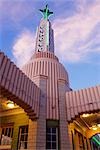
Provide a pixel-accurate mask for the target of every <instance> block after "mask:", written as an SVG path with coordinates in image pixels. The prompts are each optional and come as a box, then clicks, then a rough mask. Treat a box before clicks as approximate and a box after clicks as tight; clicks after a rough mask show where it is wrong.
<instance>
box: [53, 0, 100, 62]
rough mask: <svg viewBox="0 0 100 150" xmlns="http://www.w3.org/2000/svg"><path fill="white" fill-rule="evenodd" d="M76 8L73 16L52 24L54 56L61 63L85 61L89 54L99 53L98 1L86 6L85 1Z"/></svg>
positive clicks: (99, 3) (99, 10) (99, 4)
mask: <svg viewBox="0 0 100 150" xmlns="http://www.w3.org/2000/svg"><path fill="white" fill-rule="evenodd" d="M79 1H80V0H79ZM77 7H78V9H79V8H80V12H78V13H76V14H74V16H72V17H69V18H66V17H65V18H63V19H62V18H59V19H57V20H55V21H54V23H53V28H54V33H55V49H56V54H57V55H58V56H59V58H61V59H62V60H63V61H69V62H79V61H86V58H88V59H89V55H90V54H91V53H100V1H98V0H97V1H95V3H92V4H91V5H86V0H85V1H84V3H81V4H80V3H78V6H77Z"/></svg>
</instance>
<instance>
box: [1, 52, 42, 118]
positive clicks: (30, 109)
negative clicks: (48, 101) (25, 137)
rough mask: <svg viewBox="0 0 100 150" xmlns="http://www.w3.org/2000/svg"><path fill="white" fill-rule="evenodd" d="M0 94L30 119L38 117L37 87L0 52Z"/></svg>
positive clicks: (38, 93) (38, 91)
mask: <svg viewBox="0 0 100 150" xmlns="http://www.w3.org/2000/svg"><path fill="white" fill-rule="evenodd" d="M0 95H1V96H2V95H3V97H6V98H7V99H8V100H11V101H13V102H15V103H16V104H17V105H19V106H20V107H22V108H23V109H24V110H25V112H27V114H28V115H29V117H30V119H34V118H36V117H38V112H39V96H40V90H39V88H38V87H37V86H36V85H35V84H34V83H33V82H32V81H31V80H30V79H29V78H28V77H27V76H26V75H25V74H24V73H23V72H22V71H21V70H20V69H19V68H18V67H17V66H16V65H15V64H14V63H13V62H11V60H10V59H9V58H8V57H7V56H5V55H4V53H2V52H0Z"/></svg>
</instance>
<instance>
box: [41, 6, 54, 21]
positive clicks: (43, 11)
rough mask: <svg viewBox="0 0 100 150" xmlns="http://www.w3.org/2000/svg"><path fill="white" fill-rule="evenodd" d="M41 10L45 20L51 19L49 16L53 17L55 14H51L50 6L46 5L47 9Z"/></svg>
mask: <svg viewBox="0 0 100 150" xmlns="http://www.w3.org/2000/svg"><path fill="white" fill-rule="evenodd" d="M39 10H40V12H41V13H42V15H43V18H44V19H45V20H48V18H49V16H51V15H52V14H53V12H51V11H50V10H49V8H48V5H46V8H45V9H43V10H42V9H39Z"/></svg>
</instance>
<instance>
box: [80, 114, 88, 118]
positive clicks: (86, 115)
mask: <svg viewBox="0 0 100 150" xmlns="http://www.w3.org/2000/svg"><path fill="white" fill-rule="evenodd" d="M89 115H90V114H83V115H82V117H83V118H86V117H88V116H89Z"/></svg>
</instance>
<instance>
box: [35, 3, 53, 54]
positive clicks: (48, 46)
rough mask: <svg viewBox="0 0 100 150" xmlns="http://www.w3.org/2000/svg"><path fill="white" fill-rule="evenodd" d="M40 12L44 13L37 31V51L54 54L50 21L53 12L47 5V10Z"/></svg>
mask: <svg viewBox="0 0 100 150" xmlns="http://www.w3.org/2000/svg"><path fill="white" fill-rule="evenodd" d="M40 12H42V15H43V18H42V19H41V21H40V25H39V27H38V30H37V36H36V47H35V51H36V52H40V51H49V52H53V53H54V35H53V29H52V27H51V23H50V21H49V19H48V17H49V16H50V15H51V14H53V12H51V11H50V10H49V8H48V5H46V7H45V9H43V10H42V9H40Z"/></svg>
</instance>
